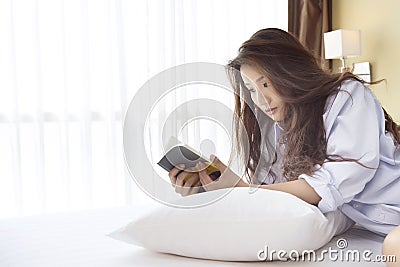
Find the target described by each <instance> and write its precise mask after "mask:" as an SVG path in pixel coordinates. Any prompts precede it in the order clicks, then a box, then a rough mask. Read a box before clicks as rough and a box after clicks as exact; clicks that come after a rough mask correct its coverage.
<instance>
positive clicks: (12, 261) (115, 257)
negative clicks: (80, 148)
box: [0, 206, 385, 267]
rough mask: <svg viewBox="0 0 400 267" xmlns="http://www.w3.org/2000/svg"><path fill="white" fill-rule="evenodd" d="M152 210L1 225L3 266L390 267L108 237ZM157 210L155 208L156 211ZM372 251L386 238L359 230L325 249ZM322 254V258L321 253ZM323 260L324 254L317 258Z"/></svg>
mask: <svg viewBox="0 0 400 267" xmlns="http://www.w3.org/2000/svg"><path fill="white" fill-rule="evenodd" d="M148 208H149V207H147V206H136V207H119V208H106V209H93V210H85V211H75V212H67V213H55V214H48V215H35V216H27V217H20V218H12V219H3V220H0V238H1V243H0V266H2V267H6V266H12V267H16V266H17V267H19V266H21V267H22V266H41V267H42V266H113V267H119V266H185V267H191V266H266V265H268V266H278V265H279V266H289V265H290V266H365V265H367V266H385V264H384V263H380V262H374V261H371V262H366V261H365V260H363V259H361V260H360V261H359V262H357V261H352V260H350V261H346V260H340V259H338V260H336V261H335V260H330V259H329V258H325V259H324V261H322V262H319V261H307V260H305V261H298V262H279V261H273V262H264V261H260V262H223V261H211V260H202V259H194V258H187V257H181V256H176V255H170V254H162V253H156V252H152V251H149V250H146V249H144V248H141V247H138V246H134V245H129V244H126V243H123V242H120V241H117V240H114V239H112V238H110V237H108V236H107V234H108V233H110V232H111V231H113V230H115V229H116V228H119V227H121V226H123V225H125V224H127V223H128V222H130V221H131V220H132V219H133V218H134V217H136V216H140V214H141V213H142V212H143V211H145V210H147V209H148ZM150 208H151V207H150ZM339 238H344V239H345V240H346V241H347V245H348V246H347V248H345V250H355V249H357V250H358V251H365V250H370V251H371V253H369V255H370V258H371V259H372V260H373V259H375V256H376V255H380V253H381V252H380V251H381V244H382V241H383V237H382V236H379V235H376V234H374V233H371V232H368V231H366V230H364V229H362V228H360V227H358V226H354V227H353V228H351V229H350V230H349V231H347V232H346V233H344V234H342V235H340V236H336V237H335V238H333V239H332V240H331V242H329V243H328V244H326V245H325V246H324V247H322V248H321V249H319V250H318V251H321V250H323V249H326V250H329V248H331V249H338V248H337V240H338V239H339ZM318 251H317V253H318ZM317 255H318V254H317Z"/></svg>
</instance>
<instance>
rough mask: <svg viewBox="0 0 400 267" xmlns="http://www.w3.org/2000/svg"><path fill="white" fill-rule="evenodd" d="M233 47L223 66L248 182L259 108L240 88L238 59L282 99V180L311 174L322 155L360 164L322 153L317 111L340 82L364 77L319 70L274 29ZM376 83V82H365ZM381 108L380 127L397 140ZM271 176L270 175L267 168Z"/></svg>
mask: <svg viewBox="0 0 400 267" xmlns="http://www.w3.org/2000/svg"><path fill="white" fill-rule="evenodd" d="M238 52H239V53H238V56H237V57H236V58H235V59H233V60H231V61H229V63H228V64H227V66H226V67H227V68H226V69H227V73H228V77H229V79H230V81H231V84H232V86H233V88H234V92H235V115H236V116H235V117H234V127H235V135H236V137H235V138H236V148H237V149H238V151H239V153H240V154H241V155H242V158H243V159H244V161H245V162H244V164H245V170H246V176H247V179H248V181H251V175H252V174H254V172H255V171H256V168H257V165H258V163H259V161H260V155H261V149H262V147H261V144H262V142H261V138H262V137H261V130H260V128H261V127H260V125H259V123H258V121H257V119H256V118H257V115H256V114H260V113H261V112H260V110H258V109H257V107H256V106H255V104H254V102H253V101H252V99H251V97H250V94H249V92H248V90H245V89H244V88H246V87H245V85H244V82H243V80H242V77H241V75H240V67H241V66H242V65H243V64H248V65H251V66H253V67H255V68H256V69H257V70H259V72H260V73H261V74H262V75H264V77H267V78H268V79H269V80H270V82H271V83H272V85H273V86H274V88H275V89H276V91H277V93H278V95H279V96H280V97H281V98H282V100H283V102H284V103H285V108H284V118H285V119H284V120H283V121H281V122H279V125H281V126H282V128H283V129H284V131H283V132H282V135H281V139H280V142H284V143H285V151H284V154H283V158H282V159H283V161H282V164H283V166H282V168H283V169H282V171H283V175H284V177H285V179H286V180H288V181H291V180H296V179H298V176H299V175H300V174H302V173H305V174H308V175H311V174H312V173H313V171H314V165H315V164H320V165H321V166H322V164H323V163H324V161H325V160H328V161H355V162H357V163H358V164H361V163H359V162H358V160H359V159H350V158H343V157H341V156H340V155H327V139H326V133H325V128H324V122H323V116H322V115H323V112H324V108H325V103H326V100H327V98H328V97H329V96H330V95H332V94H337V93H338V92H339V91H340V90H341V89H340V88H341V84H342V83H343V82H344V81H346V80H349V79H354V80H357V81H359V82H361V83H366V82H365V81H363V80H361V79H360V78H358V77H357V76H355V75H353V74H352V73H351V72H344V73H332V72H331V71H328V70H324V69H323V68H322V67H321V66H320V64H319V62H320V61H319V59H317V58H316V57H315V56H314V55H313V54H312V53H311V52H310V51H309V50H308V49H306V48H305V47H304V46H303V45H302V44H301V43H300V42H299V40H298V39H297V38H296V37H294V36H293V35H292V34H290V33H288V32H286V31H283V30H280V29H275V28H268V29H262V30H260V31H258V32H256V33H255V34H254V35H253V36H251V38H250V39H249V40H247V41H245V42H244V43H243V44H242V45H241V47H240V48H239V51H238ZM378 82H380V81H377V82H372V83H369V84H374V83H378ZM382 109H383V108H382ZM383 112H384V115H385V129H386V131H387V132H390V133H392V134H393V136H394V138H395V140H396V141H397V142H398V143H400V134H399V130H400V128H399V126H398V125H397V124H396V123H395V122H394V121H393V119H392V118H391V117H390V115H389V114H388V113H387V112H386V111H385V109H383ZM241 125H243V126H244V129H243V127H240V126H241ZM246 142H247V143H248V145H249V147H248V150H247V149H244V146H243V145H242V144H244V143H246ZM267 145H268V146H269V147H274V146H275V144H267ZM270 161H271V164H274V163H275V161H276V153H275V156H274V157H272V158H270ZM361 165H363V164H361ZM363 166H364V165H363ZM364 167H368V166H364ZM272 176H273V177H274V176H275V174H273V173H272Z"/></svg>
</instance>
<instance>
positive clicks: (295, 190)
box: [237, 179, 321, 205]
mask: <svg viewBox="0 0 400 267" xmlns="http://www.w3.org/2000/svg"><path fill="white" fill-rule="evenodd" d="M237 186H239V187H246V186H249V184H247V183H245V182H240V183H238V184H237ZM260 187H261V188H264V189H270V190H277V191H282V192H286V193H289V194H292V195H294V196H296V197H298V198H300V199H302V200H304V201H306V202H307V203H310V204H313V205H317V204H318V203H319V201H320V200H321V197H320V196H319V195H318V194H317V192H315V190H314V188H312V187H311V186H310V185H309V184H308V183H307V182H306V180H304V179H300V180H295V181H290V182H284V183H276V184H265V185H260Z"/></svg>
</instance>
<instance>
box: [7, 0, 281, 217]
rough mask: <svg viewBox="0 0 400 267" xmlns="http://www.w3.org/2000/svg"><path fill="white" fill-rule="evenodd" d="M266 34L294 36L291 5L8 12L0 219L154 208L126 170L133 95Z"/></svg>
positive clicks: (180, 3)
mask: <svg viewBox="0 0 400 267" xmlns="http://www.w3.org/2000/svg"><path fill="white" fill-rule="evenodd" d="M266 27H278V28H282V29H286V28H287V1H282V0H246V1H245V0H236V1H232V0H219V1H214V0H201V1H200V0H199V1H195V0H159V1H157V0H139V1H132V0H9V1H7V0H4V1H0V58H1V60H0V92H1V93H0V217H1V218H4V217H12V216H21V215H30V214H39V213H47V212H55V211H66V210H74V209H85V208H96V207H109V206H120V205H126V204H132V203H140V202H143V201H146V199H147V198H146V196H145V195H144V194H143V193H142V192H141V191H140V190H139V189H138V188H137V187H136V185H135V184H134V183H133V181H132V179H131V178H130V177H129V175H128V173H127V171H126V167H125V164H124V162H123V150H122V118H123V116H124V112H125V110H126V108H127V105H128V104H129V101H130V99H131V98H132V97H133V95H134V94H135V91H136V90H137V89H138V88H140V86H141V85H142V84H143V83H144V82H145V81H146V80H147V79H149V78H150V77H152V76H153V75H155V74H157V73H158V72H160V71H163V70H165V69H166V68H169V67H171V66H175V65H178V64H182V63H187V62H196V61H203V62H204V61H205V62H215V63H219V64H226V63H227V60H228V59H230V58H233V57H234V56H235V54H236V52H237V48H238V47H239V45H240V44H241V43H242V42H243V41H244V40H246V39H248V38H249V37H250V35H251V34H252V33H254V32H255V31H256V30H258V29H261V28H266ZM149 93H151V92H149ZM185 97H186V95H184V93H182V95H179V93H176V94H175V96H174V99H172V100H171V101H170V103H169V106H174V105H175V104H176V103H178V102H179V101H183V99H185ZM154 123H156V122H154ZM188 134H189V135H191V133H188ZM192 134H194V133H192Z"/></svg>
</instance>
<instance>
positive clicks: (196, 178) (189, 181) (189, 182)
mask: <svg viewBox="0 0 400 267" xmlns="http://www.w3.org/2000/svg"><path fill="white" fill-rule="evenodd" d="M199 180H200V177H199V174H198V173H197V172H196V173H192V176H191V177H190V178H189V179H187V180H186V182H185V183H184V187H192V186H193V185H194V184H196V183H197V182H198V181H199Z"/></svg>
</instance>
